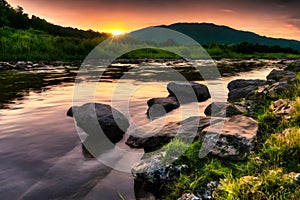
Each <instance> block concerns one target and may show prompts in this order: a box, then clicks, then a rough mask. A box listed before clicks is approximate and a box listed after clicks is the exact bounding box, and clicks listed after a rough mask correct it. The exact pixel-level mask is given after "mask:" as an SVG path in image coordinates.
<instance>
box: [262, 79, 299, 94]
mask: <svg viewBox="0 0 300 200" xmlns="http://www.w3.org/2000/svg"><path fill="white" fill-rule="evenodd" d="M293 87H294V85H293V84H290V83H288V82H287V81H280V82H275V83H273V84H272V85H270V86H269V87H267V88H266V91H267V92H268V94H269V96H270V97H275V96H276V95H278V94H281V93H282V92H284V91H286V90H290V89H292V88H293Z"/></svg>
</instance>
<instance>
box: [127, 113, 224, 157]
mask: <svg viewBox="0 0 300 200" xmlns="http://www.w3.org/2000/svg"><path fill="white" fill-rule="evenodd" d="M219 121H220V119H213V120H212V121H211V118H210V117H190V118H187V119H185V120H183V121H182V122H179V123H175V122H170V123H168V124H166V125H164V126H163V127H162V128H161V129H158V130H157V129H156V126H155V125H154V126H153V124H150V125H149V126H143V127H138V128H136V129H133V130H130V131H129V132H127V134H129V135H130V136H129V138H128V139H127V141H126V144H127V145H128V146H130V147H133V148H144V150H145V152H149V151H153V150H155V149H158V148H160V147H162V146H163V145H164V144H167V143H169V142H170V141H171V139H172V138H174V137H175V136H176V135H177V136H178V137H180V138H182V139H184V138H187V139H190V138H194V139H196V138H198V137H199V134H200V133H201V131H202V130H203V129H204V128H206V127H207V126H209V125H210V124H213V123H217V122H219Z"/></svg>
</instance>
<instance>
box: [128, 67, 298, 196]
mask: <svg viewBox="0 0 300 200" xmlns="http://www.w3.org/2000/svg"><path fill="white" fill-rule="evenodd" d="M293 71H294V72H293ZM237 82H239V83H237ZM250 88H252V89H250ZM228 89H229V91H230V92H229V100H230V105H226V106H225V107H223V108H226V109H228V110H227V113H226V116H227V117H229V118H226V119H227V120H228V121H226V120H225V125H224V127H223V129H222V131H224V130H225V133H223V132H222V134H221V136H220V140H219V141H218V142H217V143H216V146H215V147H213V149H212V151H211V152H210V154H209V155H208V156H206V157H204V158H199V152H200V149H201V147H202V146H203V142H204V141H205V140H203V137H205V136H201V134H205V130H206V129H207V128H205V125H204V124H203V123H205V120H204V119H203V118H200V121H201V120H202V121H203V120H204V121H203V122H202V123H199V127H197V129H198V134H199V136H198V139H196V140H195V141H194V142H193V143H192V144H191V145H190V146H187V145H188V144H186V143H185V141H184V140H182V138H181V139H178V138H176V139H173V140H171V142H170V143H168V144H167V145H165V146H164V147H162V148H161V151H159V152H160V153H158V154H157V152H156V154H155V156H153V157H152V161H151V162H149V161H148V160H147V159H145V160H144V161H142V162H141V164H137V165H136V166H134V168H133V174H134V175H135V177H136V178H137V180H139V181H141V184H144V185H148V186H147V187H148V188H152V190H153V191H154V195H156V197H158V196H160V195H162V194H163V197H162V199H170V200H171V199H178V200H188V199H193V200H199V199H221V200H223V199H224V200H225V199H226V200H227V199H231V200H234V199H295V200H296V199H298V198H299V195H300V163H299V160H300V157H299V155H300V145H299V144H300V132H299V131H300V129H299V122H300V73H299V63H296V64H291V65H289V66H287V67H286V68H285V71H284V70H273V71H272V72H271V73H270V74H269V75H268V76H267V81H265V80H261V81H258V80H251V81H250V80H237V81H236V82H234V81H232V82H231V83H229V85H228ZM245 91H247V92H245ZM232 93H236V95H233V94H232ZM237 93H238V94H237ZM230 95H231V96H230ZM233 96H234V97H235V99H232V98H231V97H233ZM219 106H220V104H219ZM223 106H224V105H223ZM236 106H242V107H243V106H244V107H245V106H246V107H245V108H246V109H244V111H241V109H238V108H237V107H236ZM249 109H250V110H249ZM245 110H248V111H245ZM209 113H210V112H206V114H209ZM215 114H218V115H214V116H220V115H221V116H222V114H220V113H215ZM241 114H242V115H243V116H241ZM232 116H233V117H232ZM251 118H252V119H251ZM191 120H195V118H193V119H190V121H191ZM182 123H183V127H181V129H183V131H186V130H192V129H193V128H192V127H184V124H185V123H187V124H190V122H185V121H183V122H182ZM241 123H243V125H241ZM239 125H241V126H239ZM169 126H172V125H169ZM201 126H204V127H201ZM210 126H213V125H210ZM244 129H245V130H244ZM168 130H172V128H170V127H169V128H168ZM199 131H200V132H199ZM206 131H207V130H206ZM251 131H253V132H251ZM166 133H167V134H166V136H168V137H169V136H170V133H169V132H166ZM183 133H185V132H183ZM228 134H229V135H230V134H233V135H231V136H229V135H228ZM243 134H245V136H243ZM226 135H227V136H226ZM160 137H163V136H160ZM242 138H243V139H242ZM150 139H151V138H149V139H148V140H150ZM153 139H155V135H154V136H152V139H151V141H152V140H153ZM161 139H162V138H161ZM156 140H157V141H155V142H152V144H153V143H155V144H159V141H158V140H159V137H157V139H156ZM136 141H138V140H136ZM146 141H147V140H145V139H144V141H143V142H144V143H145V144H146ZM162 142H163V140H162ZM150 143H151V142H150ZM150 143H149V144H150ZM185 148H188V149H187V151H186V152H185V153H184V154H183V155H182V156H180V157H179V159H177V160H176V159H175V162H174V163H172V164H171V165H167V166H166V167H165V168H160V167H159V166H160V165H161V162H165V159H168V158H169V157H170V156H171V158H172V156H173V157H174V156H175V157H176V155H178V154H179V155H180V149H185ZM246 149H248V150H246ZM245 150H246V151H245ZM246 152H247V153H246ZM244 153H245V154H244ZM143 170H145V171H144V173H142V174H141V173H140V171H143ZM149 185H150V186H149ZM158 191H160V192H158ZM159 198H161V197H159Z"/></svg>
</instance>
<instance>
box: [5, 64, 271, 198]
mask: <svg viewBox="0 0 300 200" xmlns="http://www.w3.org/2000/svg"><path fill="white" fill-rule="evenodd" d="M164 66H166V65H164ZM273 68H274V67H272V66H271V67H270V66H269V67H262V68H260V69H256V70H252V71H249V72H242V73H239V74H236V75H234V76H230V77H223V78H222V81H223V84H224V88H223V89H224V91H225V92H227V89H226V86H227V83H228V82H230V81H231V80H234V79H237V78H247V79H252V78H255V79H256V78H258V79H265V77H266V75H267V74H268V73H269V72H270V71H271V70H272V69H273ZM51 69H53V68H51V67H50V69H49V68H47V69H40V71H37V70H36V71H34V72H31V73H35V74H39V75H40V74H43V77H42V82H39V83H38V84H39V85H38V86H32V85H29V86H28V87H27V88H26V86H25V87H24V89H22V90H19V91H13V92H14V95H15V94H18V96H17V97H16V96H14V95H6V97H5V98H6V101H5V106H3V107H2V109H0V149H1V153H0V159H1V163H0V197H1V199H110V200H113V199H120V198H119V197H118V193H121V194H122V195H123V196H124V197H125V199H136V198H135V193H138V192H137V191H134V181H133V177H132V176H131V174H129V173H124V172H119V171H116V170H113V169H111V168H109V167H107V166H105V165H104V164H102V163H99V162H98V161H97V160H94V159H89V158H87V157H85V156H84V155H83V153H82V149H81V141H80V139H79V137H78V134H77V131H76V129H75V125H74V121H73V119H72V118H69V117H67V116H66V111H67V110H68V109H69V107H70V106H71V105H72V94H73V89H74V88H73V86H74V84H73V80H74V75H75V74H76V70H74V71H72V72H70V70H69V71H68V73H66V70H64V69H63V68H60V69H59V70H61V71H52V72H51ZM53 70H58V69H57V68H55V69H53ZM1 73H2V75H3V74H4V73H11V72H4V71H0V74H1ZM13 73H14V74H15V75H18V74H20V73H24V72H18V71H16V72H13ZM46 73H47V76H45V74H46ZM110 73H112V74H113V70H111V71H110ZM107 74H109V73H107ZM2 78H3V76H2ZM82 78H83V80H82V81H86V80H88V74H87V76H86V77H82ZM30 80H31V79H28V81H30ZM23 81H24V80H23ZM197 82H199V83H205V82H203V81H197ZM167 83H168V81H166V82H161V83H160V84H158V83H157V82H155V81H151V80H148V81H147V82H143V81H141V80H133V79H131V80H128V81H127V84H128V87H129V88H130V86H134V85H142V86H141V87H139V88H138V89H137V90H136V91H134V92H133V94H132V95H131V97H130V99H129V100H128V99H127V98H126V97H125V96H126V94H125V93H126V90H124V95H122V91H119V92H118V94H117V97H118V98H117V99H114V101H113V106H114V107H115V108H117V109H118V110H120V111H121V112H124V113H126V112H127V111H126V108H124V107H123V105H124V103H125V102H128V101H129V113H126V115H127V116H128V117H129V119H130V121H131V125H133V124H134V125H136V126H138V125H144V124H148V123H149V122H150V121H149V119H148V118H147V116H146V114H145V113H146V111H147V104H146V102H147V100H149V99H150V98H153V97H166V96H167V95H168V92H167V90H166V88H165V86H166V84H167ZM24 84H25V85H26V84H27V83H26V79H25V81H24ZM116 84H117V80H116V79H114V78H112V77H111V76H108V77H106V78H105V79H104V80H103V81H102V82H101V83H99V84H98V87H97V90H96V95H95V98H96V99H95V100H96V102H99V103H107V104H111V97H112V96H113V95H112V94H113V91H114V89H115V86H116ZM27 85H28V84H27ZM7 92H9V91H7ZM123 96H124V98H122V97H123ZM82 98H83V99H84V97H82ZM209 103H210V100H208V101H207V102H203V103H199V104H198V105H199V115H204V114H203V111H204V109H205V107H206V106H207V105H208V104H209ZM185 108H186V109H187V110H188V109H190V111H191V112H192V111H194V107H189V105H186V107H185ZM181 111H182V110H181V109H177V110H175V111H172V112H171V113H169V114H168V116H167V117H166V120H167V121H180V120H182V116H181ZM124 141H125V139H124V140H122V141H121V142H120V144H118V146H119V147H120V148H123V149H126V150H130V148H129V147H127V146H126V145H125V144H124ZM130 151H136V150H130ZM139 152H140V151H139Z"/></svg>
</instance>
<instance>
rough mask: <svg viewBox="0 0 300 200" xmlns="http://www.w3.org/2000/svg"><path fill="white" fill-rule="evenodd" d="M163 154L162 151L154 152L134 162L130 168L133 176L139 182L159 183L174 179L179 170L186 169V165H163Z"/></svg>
mask: <svg viewBox="0 0 300 200" xmlns="http://www.w3.org/2000/svg"><path fill="white" fill-rule="evenodd" d="M164 154H165V153H164V152H160V153H156V154H154V155H152V156H151V157H149V158H146V159H142V160H141V161H140V162H139V163H136V164H134V165H133V166H132V169H131V173H132V175H133V177H134V178H135V179H136V180H138V181H140V182H141V181H144V182H147V183H151V184H161V183H162V182H164V181H173V180H175V179H176V178H177V177H178V176H179V175H180V173H181V172H183V171H184V170H187V169H188V166H187V165H178V166H175V165H173V164H170V165H167V166H164V165H163V164H162V160H163V158H164Z"/></svg>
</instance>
